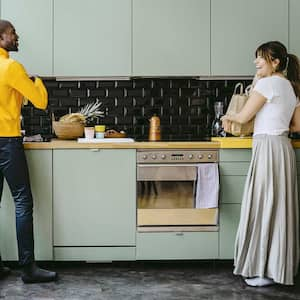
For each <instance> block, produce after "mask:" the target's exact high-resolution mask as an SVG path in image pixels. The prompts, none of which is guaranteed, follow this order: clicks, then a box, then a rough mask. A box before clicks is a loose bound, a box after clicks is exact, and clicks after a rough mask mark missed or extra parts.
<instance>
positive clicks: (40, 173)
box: [0, 150, 53, 260]
mask: <svg viewBox="0 0 300 300" xmlns="http://www.w3.org/2000/svg"><path fill="white" fill-rule="evenodd" d="M25 152H26V157H27V162H28V168H29V175H30V182H31V188H32V195H33V203H34V208H33V221H34V240H35V245H34V248H35V257H36V259H37V260H52V259H53V247H52V243H53V239H52V150H26V151H25ZM0 253H1V255H2V258H3V259H4V260H18V250H17V240H16V225H15V206H14V201H13V198H12V196H11V193H10V190H9V188H8V186H7V184H6V182H5V185H4V191H3V196H2V201H1V208H0Z"/></svg>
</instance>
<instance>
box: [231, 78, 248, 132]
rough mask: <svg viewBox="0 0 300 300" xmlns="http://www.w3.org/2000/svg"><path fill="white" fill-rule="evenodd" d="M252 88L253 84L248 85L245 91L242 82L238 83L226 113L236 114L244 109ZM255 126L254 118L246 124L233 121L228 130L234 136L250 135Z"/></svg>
mask: <svg viewBox="0 0 300 300" xmlns="http://www.w3.org/2000/svg"><path fill="white" fill-rule="evenodd" d="M251 88H252V85H248V86H247V88H246V89H245V92H244V86H243V84H242V83H241V82H239V83H237V84H236V86H235V88H234V92H233V95H232V97H231V100H230V103H229V106H228V109H227V112H226V115H231V114H236V113H239V112H240V111H241V110H242V108H243V107H244V105H245V104H246V102H247V100H248V98H249V94H250V90H251ZM238 89H239V93H238ZM253 128H254V119H252V120H251V121H249V122H248V123H246V124H240V123H237V122H232V123H231V127H230V130H229V131H227V132H228V133H230V134H232V135H234V136H248V135H251V134H252V133H253Z"/></svg>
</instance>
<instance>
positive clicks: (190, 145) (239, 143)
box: [24, 137, 300, 149]
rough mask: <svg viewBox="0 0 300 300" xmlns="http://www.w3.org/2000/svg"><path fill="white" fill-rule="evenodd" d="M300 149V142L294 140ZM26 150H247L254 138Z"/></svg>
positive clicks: (57, 143)
mask: <svg viewBox="0 0 300 300" xmlns="http://www.w3.org/2000/svg"><path fill="white" fill-rule="evenodd" d="M292 144H293V147H294V148H300V140H292ZM24 148H25V149H247V148H252V138H235V137H228V138H226V137H225V138H212V141H211V142H133V143H78V142H77V141H73V140H72V141H68V140H58V139H53V140H52V141H51V142H42V143H39V142H32V143H31V142H26V143H24Z"/></svg>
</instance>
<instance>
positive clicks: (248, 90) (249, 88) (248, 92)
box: [245, 84, 252, 96]
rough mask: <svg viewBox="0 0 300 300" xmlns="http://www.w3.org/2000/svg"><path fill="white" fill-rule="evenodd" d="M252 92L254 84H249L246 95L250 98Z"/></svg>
mask: <svg viewBox="0 0 300 300" xmlns="http://www.w3.org/2000/svg"><path fill="white" fill-rule="evenodd" d="M251 90H252V84H249V85H248V86H247V87H246V88H245V94H246V95H247V96H249V95H250V92H251Z"/></svg>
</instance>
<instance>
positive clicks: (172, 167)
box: [137, 164, 197, 181]
mask: <svg viewBox="0 0 300 300" xmlns="http://www.w3.org/2000/svg"><path fill="white" fill-rule="evenodd" d="M196 178H197V164H138V166H137V180H138V181H195V180H196Z"/></svg>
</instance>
